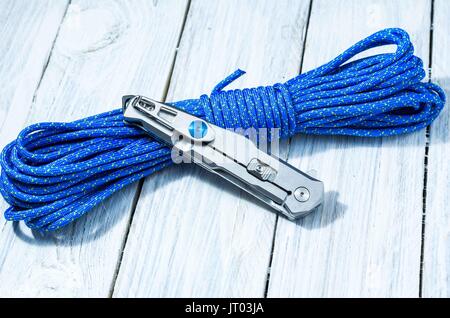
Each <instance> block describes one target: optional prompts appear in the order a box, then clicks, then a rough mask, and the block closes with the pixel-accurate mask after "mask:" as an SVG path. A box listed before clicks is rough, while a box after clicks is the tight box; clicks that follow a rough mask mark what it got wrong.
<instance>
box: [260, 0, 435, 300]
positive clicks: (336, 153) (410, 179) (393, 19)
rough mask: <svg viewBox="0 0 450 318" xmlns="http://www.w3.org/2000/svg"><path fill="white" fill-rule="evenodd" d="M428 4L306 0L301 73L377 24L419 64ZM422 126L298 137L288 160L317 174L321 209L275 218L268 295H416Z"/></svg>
mask: <svg viewBox="0 0 450 318" xmlns="http://www.w3.org/2000/svg"><path fill="white" fill-rule="evenodd" d="M430 8H431V7H430V1H427V0H425V1H408V0H404V1H389V0H386V1H356V0H355V1H327V0H315V1H313V7H312V12H311V19H310V24H309V28H308V33H307V39H306V51H305V56H304V62H303V67H304V70H309V69H311V68H313V67H316V66H319V65H321V64H323V63H324V62H327V61H328V60H329V59H331V58H333V57H334V56H336V55H337V54H339V53H340V52H342V51H343V50H345V49H346V48H348V47H349V46H350V45H352V44H353V43H355V42H356V41H357V40H360V39H361V38H363V37H365V36H368V35H370V34H371V33H373V32H375V31H378V30H380V29H383V28H386V27H402V28H404V29H406V30H407V31H408V32H409V34H410V35H411V36H412V40H413V42H414V45H415V48H416V51H415V52H416V54H417V55H419V56H421V57H422V58H423V59H424V60H425V61H428V50H429V29H430ZM424 147H425V132H424V131H421V132H418V133H414V134H411V135H407V136H398V137H392V138H383V139H360V138H346V137H335V138H332V137H313V136H298V137H295V138H294V140H293V141H292V144H291V149H290V154H289V162H290V163H291V164H293V165H294V166H297V167H299V168H300V169H302V170H304V171H308V170H310V169H314V170H317V171H318V174H317V176H318V178H319V179H320V180H322V181H323V182H324V184H325V189H326V191H327V193H326V196H325V202H324V206H323V208H322V210H321V211H317V212H316V213H314V214H311V215H310V216H308V217H306V218H304V219H302V220H300V221H298V222H297V223H293V222H290V221H287V220H285V219H284V218H280V219H279V222H278V227H277V231H276V240H275V247H274V255H273V262H272V267H271V274H270V282H269V291H268V296H269V297H281V296H285V297H293V296H294V297H313V296H319V297H321V296H323V297H335V296H337V297H339V296H341V297H375V296H380V297H389V296H405V297H417V296H418V295H419V271H420V254H421V220H422V190H423V171H424Z"/></svg>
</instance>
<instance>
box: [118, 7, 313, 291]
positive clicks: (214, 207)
mask: <svg viewBox="0 0 450 318" xmlns="http://www.w3.org/2000/svg"><path fill="white" fill-rule="evenodd" d="M308 8H309V3H308V2H307V1H302V2H299V1H277V2H275V1H237V0H236V1H219V2H218V1H194V2H193V3H192V4H191V8H190V13H189V15H188V20H187V25H186V28H185V31H184V33H183V37H182V41H181V45H180V50H179V52H178V56H177V61H176V64H175V71H174V76H173V77H172V81H171V85H170V90H169V100H179V99H182V98H192V97H197V96H199V95H200V94H201V93H204V92H209V91H210V90H211V89H212V87H213V86H214V85H215V84H216V83H217V82H218V81H219V80H221V79H222V78H224V77H225V76H226V75H228V74H230V73H231V72H232V71H234V70H235V69H236V68H238V67H240V68H242V69H245V70H247V71H248V74H247V75H245V77H244V78H243V79H242V80H241V79H240V80H239V81H238V84H237V85H238V86H239V87H245V86H247V87H251V86H256V85H264V84H272V83H274V82H276V81H284V80H286V79H288V78H290V77H292V76H294V75H295V74H296V73H297V72H298V69H299V65H300V56H301V52H302V42H303V41H302V40H303V35H304V28H305V23H306V18H307V13H308ZM235 86H236V85H235ZM274 221H275V214H274V213H272V212H271V211H269V210H267V208H266V207H264V206H263V205H260V204H258V203H256V202H255V200H254V199H252V198H250V197H249V196H248V195H246V194H242V195H241V194H240V191H239V190H237V189H236V188H235V187H233V186H231V185H229V184H227V183H226V182H224V181H222V180H220V179H219V178H218V177H214V176H212V175H210V174H209V173H207V172H204V171H201V169H200V168H195V167H193V166H192V165H191V166H188V165H185V166H183V167H180V166H177V167H172V168H170V169H168V170H167V171H164V172H163V173H161V174H160V175H158V176H154V177H150V178H148V179H147V180H146V181H145V183H144V187H143V191H142V194H141V197H140V200H139V202H138V206H137V209H136V213H135V216H134V218H133V223H132V226H131V229H130V234H129V237H128V242H127V245H126V248H125V251H124V257H123V261H122V265H121V267H120V271H119V275H118V279H117V284H116V287H115V291H114V296H120V297H122V296H139V297H146V296H152V297H162V296H173V297H182V296H184V297H189V296H205V297H232V296H233V297H241V296H247V297H251V296H255V297H256V296H258V297H260V296H263V294H264V288H265V284H266V275H267V267H268V263H269V257H270V250H271V245H272V236H273V230H274Z"/></svg>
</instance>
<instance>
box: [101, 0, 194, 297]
mask: <svg viewBox="0 0 450 318" xmlns="http://www.w3.org/2000/svg"><path fill="white" fill-rule="evenodd" d="M190 8H191V0H188V2H187V5H186V10H185V12H184V16H183V21H182V23H181V30H180V34H179V36H178V39H177V45H176V48H175V54H174V55H173V59H172V62H171V65H170V70H169V74H168V76H167V81H166V83H165V86H164V91H163V94H162V99H161V100H162V102H165V101H166V98H167V94H168V92H169V87H170V83H171V81H172V75H173V70H174V67H175V62H176V61H177V55H178V49H179V47H180V42H181V38H182V37H183V32H184V28H185V26H186V20H187V17H188V14H189V9H190ZM145 179H146V178H143V179H140V180H139V181H138V185H137V187H136V192H135V194H134V197H133V203H132V205H131V213H130V218H129V220H128V223H127V227H126V229H125V236H124V238H123V242H122V246H121V247H120V254H119V259H118V260H117V266H116V269H115V271H114V276H113V279H112V282H111V287H110V290H109V293H108V297H109V298H112V297H113V295H114V289H115V287H116V282H117V277H118V276H119V271H120V267H121V265H122V259H123V251H124V250H125V246H126V245H127V242H128V235H129V234H130V229H131V224H132V223H133V218H134V214H135V212H136V207H137V204H138V201H139V199H140V197H141V193H142V187H143V185H144V181H145Z"/></svg>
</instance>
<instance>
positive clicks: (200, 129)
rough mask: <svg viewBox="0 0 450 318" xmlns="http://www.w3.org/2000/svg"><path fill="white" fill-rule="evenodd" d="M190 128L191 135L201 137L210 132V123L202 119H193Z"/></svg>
mask: <svg viewBox="0 0 450 318" xmlns="http://www.w3.org/2000/svg"><path fill="white" fill-rule="evenodd" d="M188 129H189V133H190V134H191V137H192V138H196V139H201V138H203V137H205V136H206V134H207V133H208V125H206V123H205V122H204V121H201V120H193V121H192V122H191V123H190V124H189V128H188Z"/></svg>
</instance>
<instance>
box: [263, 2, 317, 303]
mask: <svg viewBox="0 0 450 318" xmlns="http://www.w3.org/2000/svg"><path fill="white" fill-rule="evenodd" d="M313 1H314V0H310V1H309V7H308V15H307V17H306V25H305V33H304V39H303V46H302V51H301V53H300V65H299V67H298V74H301V73H302V71H303V57H304V56H305V51H306V41H308V29H309V21H310V20H311V11H312V6H313ZM291 142H292V137H289V139H288V143H287V150H286V162H287V161H288V160H289V153H290V149H291ZM279 218H280V215H279V214H278V213H277V215H276V217H275V224H274V227H273V235H272V246H271V248H270V258H269V264H268V267H267V279H266V285H265V287H264V298H267V295H268V293H269V284H270V271H271V269H272V261H273V253H274V251H275V241H276V236H277V227H278V219H279Z"/></svg>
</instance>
